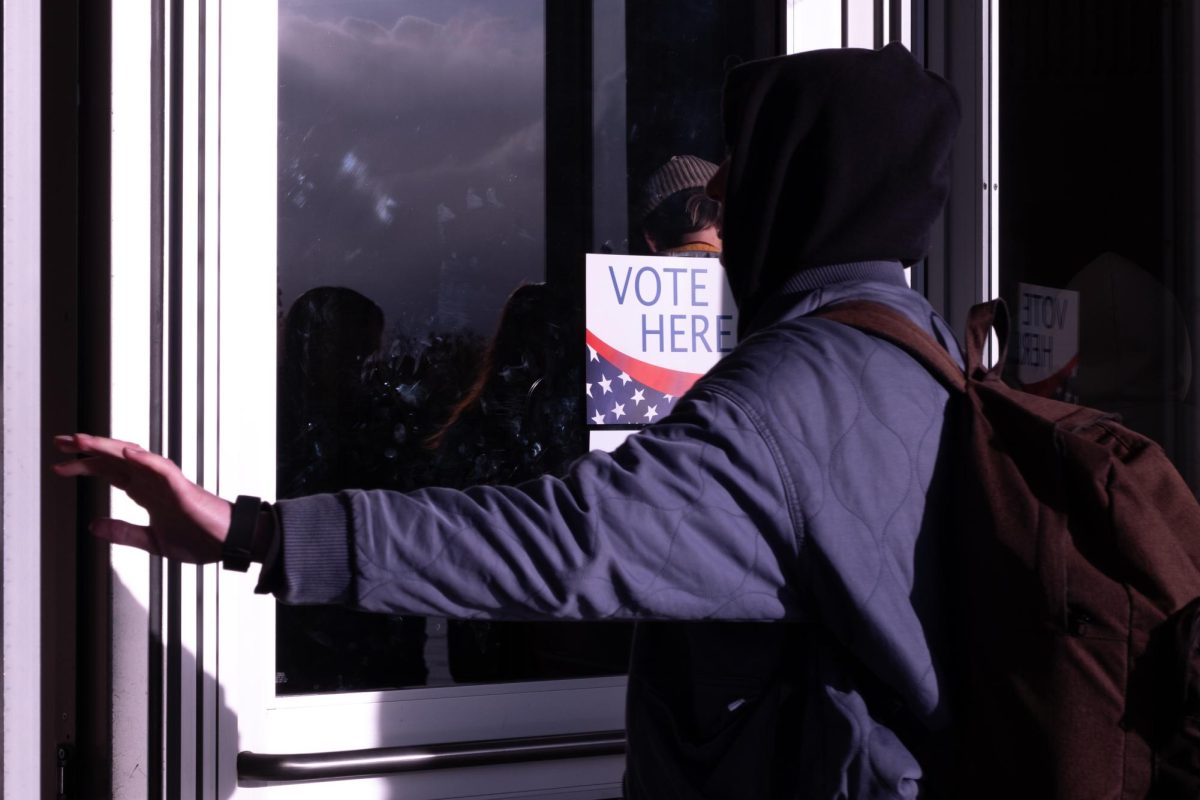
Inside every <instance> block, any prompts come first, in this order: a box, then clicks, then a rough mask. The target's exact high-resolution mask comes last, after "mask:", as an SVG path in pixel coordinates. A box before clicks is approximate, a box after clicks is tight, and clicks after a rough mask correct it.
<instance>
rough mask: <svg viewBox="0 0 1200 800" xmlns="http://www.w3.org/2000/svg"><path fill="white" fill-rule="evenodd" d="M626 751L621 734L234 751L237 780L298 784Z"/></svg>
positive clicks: (602, 733) (605, 733) (623, 735)
mask: <svg viewBox="0 0 1200 800" xmlns="http://www.w3.org/2000/svg"><path fill="white" fill-rule="evenodd" d="M624 752H625V732H624V731H601V732H598V733H582V734H566V735H559V736H533V737H527V738H521V739H488V740H482V741H475V742H451V743H446V744H430V745H415V746H409V747H376V748H372V749H368V750H342V751H334V752H328V753H290V754H276V753H253V752H250V751H243V752H241V753H238V758H237V774H238V779H239V780H252V781H272V782H280V783H297V782H302V781H319V780H329V779H331V778H369V777H378V776H381V775H391V774H393V773H397V772H418V771H424V770H433V769H451V768H457V767H478V766H483V765H490V764H516V763H520V762H523V761H546V760H550V759H559V758H593V757H596V756H612V755H620V754H622V753H624Z"/></svg>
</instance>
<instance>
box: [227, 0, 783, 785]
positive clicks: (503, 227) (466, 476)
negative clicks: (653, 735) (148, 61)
mask: <svg viewBox="0 0 1200 800" xmlns="http://www.w3.org/2000/svg"><path fill="white" fill-rule="evenodd" d="M245 5H249V6H258V5H259V4H245ZM781 8H782V6H781V4H779V3H776V2H758V3H755V4H752V6H750V7H747V5H746V4H745V3H742V2H732V0H704V1H703V2H695V3H689V4H671V6H670V7H666V6H664V5H661V4H648V3H637V4H633V3H629V4H627V3H625V2H623V1H622V0H597V1H596V2H593V3H586V2H578V3H558V2H553V3H551V2H546V0H449V1H447V0H439V2H421V1H420V0H387V1H386V2H378V0H372V2H366V1H365V0H363V1H362V2H356V1H355V0H279V3H278V6H277V8H273V9H270V10H265V9H263V8H261V7H256V8H243V7H241V6H236V7H234V6H229V5H226V6H225V7H224V8H223V9H222V20H221V26H222V34H223V39H222V52H221V140H222V145H221V197H222V204H221V212H220V214H221V242H220V252H221V283H220V317H219V329H220V334H219V336H220V375H221V387H222V388H221V395H220V398H219V400H218V407H219V419H220V426H219V430H220V433H219V450H220V455H219V468H218V469H219V475H220V479H219V482H220V486H221V487H222V488H223V489H224V491H225V493H226V494H229V493H246V492H248V491H258V492H261V493H262V494H263V496H273V497H280V498H282V497H289V496H297V495H301V494H309V493H315V492H329V491H337V490H338V489H342V488H387V489H395V490H401V491H403V490H407V489H413V488H418V487H423V486H450V487H463V486H468V485H472V484H476V483H508V482H517V481H520V480H522V479H524V478H528V477H533V476H535V475H538V474H542V473H544V472H558V471H562V470H563V469H564V468H565V466H566V465H567V464H568V463H569V462H570V461H571V460H572V459H573V458H575V457H577V456H578V455H580V454H582V453H583V452H584V449H585V448H586V446H587V436H586V433H587V430H586V420H585V418H584V414H583V410H582V409H583V405H582V403H583V394H584V387H583V378H582V375H581V374H580V373H581V367H582V360H581V358H580V356H581V354H582V353H583V351H584V348H583V320H582V307H583V303H582V294H581V293H582V286H583V282H582V270H583V264H584V255H585V253H587V252H588V251H589V250H593V251H597V252H622V253H624V252H639V250H638V248H639V247H641V244H640V242H641V241H642V240H641V238H640V231H639V228H638V219H637V218H636V217H635V215H634V211H633V206H634V203H635V200H636V194H637V192H638V187H639V186H640V185H641V182H642V181H644V180H645V178H646V177H647V176H648V175H649V174H650V173H651V172H652V171H653V170H654V169H655V168H657V167H658V166H659V165H660V164H661V162H663V161H665V160H666V159H667V158H669V157H670V156H671V155H676V154H680V155H682V154H686V155H695V156H699V157H701V158H704V159H707V160H711V161H719V160H720V159H721V158H722V156H723V144H722V142H721V138H720V118H719V111H720V88H721V82H722V80H723V76H724V72H725V70H726V69H727V68H728V67H729V66H731V65H732V64H734V63H737V62H738V61H741V60H747V59H750V58H756V57H762V56H766V55H771V54H773V53H777V52H779V51H780V49H781V48H780V39H781V35H782V28H781V24H780V19H781ZM640 252H645V251H644V249H643V250H641V251H640ZM272 389H273V391H272ZM251 584H252V578H250V579H245V578H243V577H242V576H237V575H230V574H228V573H226V574H224V575H222V576H221V587H220V592H221V594H220V597H221V600H220V603H221V609H220V626H221V630H220V636H221V669H220V676H219V677H220V683H221V685H222V687H223V690H224V691H223V693H222V699H223V701H224V703H225V705H226V706H227V707H228V710H229V711H230V712H232V713H231V715H230V717H231V720H230V724H231V726H232V725H236V741H237V744H236V746H230V744H228V742H227V737H226V736H225V734H223V735H222V745H221V748H222V751H223V756H222V759H221V768H222V769H224V770H236V771H237V773H238V774H239V775H240V780H239V782H238V786H237V787H236V788H234V787H231V791H234V792H236V793H237V795H238V796H241V795H242V794H243V793H245V795H246V796H256V797H257V796H275V795H276V794H278V795H279V796H280V797H288V798H294V797H306V796H312V797H326V796H328V792H329V791H330V785H329V784H328V783H327V782H323V783H312V782H309V781H306V780H303V777H304V774H303V772H302V771H301V772H300V773H296V774H295V775H293V777H296V776H297V775H298V777H299V778H300V780H296V781H294V782H293V781H292V780H290V779H285V777H286V776H283V777H281V773H279V772H278V771H272V770H271V769H265V768H263V764H264V763H267V762H266V761H265V760H264V758H262V757H264V756H272V755H300V756H304V755H311V754H320V753H339V754H346V758H348V759H351V760H353V759H354V758H356V757H355V756H354V755H352V754H353V753H354V752H356V751H362V750H363V749H370V748H389V751H388V752H389V753H390V754H391V755H393V756H402V755H403V753H405V752H407V753H409V754H410V755H412V754H414V753H416V752H417V750H419V751H420V752H421V753H425V754H426V755H428V753H429V752H431V751H432V750H438V749H439V748H440V749H441V750H442V751H444V750H446V749H447V748H449V749H451V750H453V749H454V747H455V746H456V743H462V742H473V743H478V746H475V747H474V749H475V750H478V751H481V752H485V757H483V758H479V759H476V760H475V761H470V760H469V759H468V761H470V763H472V764H476V765H475V766H469V767H466V768H457V769H434V770H418V771H405V772H403V773H394V774H389V775H385V776H375V777H361V778H357V779H354V780H349V781H347V782H346V783H345V784H340V785H339V788H338V791H339V792H340V793H342V794H346V793H349V796H353V797H364V798H366V797H370V798H375V797H380V798H383V797H388V798H391V797H401V796H403V797H405V798H423V797H428V798H434V797H461V796H487V797H529V796H538V797H543V796H544V797H573V798H575V797H577V798H585V797H596V798H601V797H616V796H619V794H620V778H621V757H620V750H621V734H620V731H621V728H622V721H623V695H624V678H623V672H624V669H625V664H626V663H627V661H628V656H629V640H630V629H629V627H628V626H626V625H623V624H611V623H595V624H566V623H507V622H457V621H452V620H442V619H428V618H421V617H411V616H383V615H369V614H363V613H358V612H354V611H350V610H345V609H340V608H325V607H323V608H296V607H283V606H277V605H276V604H274V603H273V602H271V601H269V600H266V599H263V598H256V597H253V596H252V595H251V593H250V591H251ZM234 720H236V722H234ZM226 730H227V731H229V732H232V731H231V730H230V727H227V728H226ZM546 736H567V737H572V736H573V737H577V740H578V742H583V744H584V745H585V746H583V747H582V749H579V750H572V751H570V752H569V753H567V755H571V756H573V757H571V758H566V759H562V758H560V759H556V760H536V759H534V760H530V759H529V758H528V757H527V756H526V757H517V758H510V759H506V757H505V756H504V753H506V752H507V753H509V754H511V753H513V752H515V751H516V750H519V749H520V748H521V747H524V746H526V745H527V744H528V741H527V740H528V739H530V737H546ZM606 737H607V738H606ZM573 741H574V740H573ZM589 743H590V744H589ZM592 745H594V746H592ZM589 747H590V749H589ZM403 748H410V749H409V750H404V751H403V752H402V749H403ZM411 748H416V749H417V750H413V749H411ZM422 748H423V749H422ZM431 748H432V749H431ZM238 752H241V753H242V756H241V759H240V764H239V763H238V761H237V760H236V758H235V755H234V754H236V753H238ZM486 754H490V755H486ZM560 755H561V753H560ZM268 760H269V759H268ZM332 760H337V759H336V758H335V759H332ZM343 760H344V759H343ZM330 761H331V759H330V758H325V759H324V761H323V762H322V763H324V764H328V763H329V762H330ZM271 763H276V762H271ZM390 763H392V764H395V763H396V761H395V760H393V761H392V762H390ZM359 774H362V773H359ZM343 785H344V787H345V788H344V789H343V788H342V787H343Z"/></svg>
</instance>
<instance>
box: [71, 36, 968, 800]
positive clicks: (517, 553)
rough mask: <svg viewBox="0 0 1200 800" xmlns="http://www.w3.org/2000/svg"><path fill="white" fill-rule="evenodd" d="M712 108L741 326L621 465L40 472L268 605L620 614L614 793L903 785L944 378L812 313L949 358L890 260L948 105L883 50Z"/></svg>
mask: <svg viewBox="0 0 1200 800" xmlns="http://www.w3.org/2000/svg"><path fill="white" fill-rule="evenodd" d="M723 113H724V121H725V135H726V140H727V145H728V150H729V158H728V160H727V162H726V163H725V165H723V167H722V169H721V170H720V172H718V174H717V175H716V176H715V178H714V180H713V183H712V186H711V191H712V193H713V194H714V195H715V196H718V197H720V198H722V199H723V200H724V203H725V212H724V213H725V217H724V226H723V240H724V256H723V260H724V263H725V265H726V268H727V271H728V274H729V280H730V282H731V284H732V286H733V290H734V293H735V297H736V298H737V299H738V301H739V306H740V328H741V330H740V332H739V333H740V343H739V344H738V346H737V347H736V348H735V350H734V351H733V352H732V353H730V354H729V355H728V356H727V357H726V358H725V359H724V360H722V361H721V362H720V363H719V364H717V365H716V366H715V367H714V368H713V369H712V370H711V371H710V372H709V373H708V374H707V375H706V376H704V377H703V378H702V379H701V380H700V381H698V382H697V383H696V384H695V386H694V387H693V388H692V389H691V390H690V391H689V392H688V393H687V394H686V395H685V396H684V397H682V398H680V399H679V400H678V401H677V404H676V406H675V408H674V409H673V410H672V412H671V414H670V415H669V416H667V417H666V418H665V419H663V420H661V421H660V422H658V423H657V424H655V425H653V426H650V427H649V428H647V429H645V430H643V431H642V432H640V433H638V434H637V435H635V436H632V437H630V438H629V440H628V441H627V442H626V443H625V444H624V445H622V446H621V447H620V448H618V449H617V450H616V451H614V452H613V453H611V454H609V453H604V452H593V453H591V454H589V455H587V456H584V457H583V458H581V459H579V460H578V461H576V462H575V463H574V464H573V465H572V467H571V468H570V470H569V471H568V472H567V473H566V475H565V476H563V477H561V478H556V477H549V476H545V477H541V478H537V479H534V480H531V481H527V482H525V483H522V484H520V485H518V486H515V487H504V486H490V487H476V488H471V489H467V490H465V491H455V490H446V489H426V490H420V491H415V492H409V493H396V492H389V491H345V492H339V493H336V494H328V495H316V496H311V497H304V498H296V499H291V500H281V501H279V502H278V503H276V504H274V505H273V506H271V507H269V508H263V509H262V510H260V511H259V512H258V513H257V515H253V514H252V515H251V516H250V517H249V519H250V522H246V519H247V517H246V516H245V512H235V513H234V514H233V522H232V523H231V505H230V504H229V503H228V502H227V501H224V500H221V499H219V498H217V497H215V496H214V495H211V494H209V493H207V492H205V491H204V490H202V489H200V488H198V487H196V486H194V485H192V484H190V483H188V482H187V481H186V480H184V479H183V478H182V477H181V476H180V475H179V473H178V471H177V470H176V469H175V467H174V466H172V465H171V464H170V462H168V461H166V460H165V459H162V458H161V457H159V456H156V455H153V454H149V453H146V452H145V451H143V450H141V449H140V448H138V447H136V446H134V445H129V444H128V443H123V442H115V441H112V440H107V439H100V438H96V437H90V436H86V435H73V436H65V437H60V439H59V440H58V441H59V447H60V449H62V450H63V451H65V452H69V453H79V454H82V455H84V456H85V457H84V458H81V459H78V460H74V461H68V462H65V463H64V464H60V465H59V466H58V467H57V470H58V472H59V473H60V474H63V475H98V476H100V477H103V478H106V479H108V480H110V481H111V482H113V483H114V484H115V485H116V486H117V487H119V488H123V489H125V490H126V491H127V492H128V493H129V494H130V496H131V497H132V498H133V499H134V500H135V501H137V502H139V503H141V504H142V505H144V506H145V507H146V508H147V509H148V510H149V512H150V525H149V527H139V526H133V525H130V524H128V523H124V522H121V521H115V520H107V521H101V522H98V523H97V524H96V525H94V531H95V532H96V533H97V534H98V535H100V536H102V537H105V538H108V539H110V540H111V541H114V542H119V543H124V544H133V545H136V546H140V547H143V548H145V549H148V550H150V551H152V552H157V553H161V554H163V555H166V556H168V557H175V558H183V559H185V560H189V561H216V560H220V559H221V558H222V556H223V555H224V557H225V558H226V564H227V566H229V565H230V563H229V562H230V560H244V558H245V557H246V555H250V556H252V557H253V558H256V559H258V560H262V561H264V567H263V570H262V573H261V578H260V584H259V591H261V592H270V593H273V594H274V595H275V596H276V597H277V598H279V599H280V600H282V601H284V602H288V603H340V604H346V605H350V606H353V607H357V608H362V609H368V610H376V611H386V612H390V613H395V612H400V613H412V614H428V615H435V616H447V617H459V618H494V619H632V620H637V621H639V623H641V624H639V626H638V631H637V634H636V640H635V645H634V655H633V658H632V661H631V664H630V672H629V691H628V706H627V725H628V755H627V774H626V791H627V796H628V797H631V798H655V800H659V799H661V798H673V797H678V798H701V797H702V798H716V797H738V798H757V797H764V798H768V797H769V798H776V797H778V798H783V797H804V798H867V797H871V798H892V797H897V798H899V797H916V796H917V795H918V794H920V793H921V792H922V791H923V788H922V784H923V777H924V773H923V771H922V765H921V764H920V763H919V762H918V759H917V758H916V757H915V756H914V752H913V751H914V750H919V749H921V747H920V743H919V742H918V741H916V739H914V738H912V737H909V736H908V735H907V733H906V731H909V730H911V729H913V728H914V727H919V728H923V729H925V730H928V731H934V732H936V731H943V730H946V728H947V726H948V725H949V724H950V716H949V709H948V708H947V702H946V697H945V695H946V684H947V678H946V663H945V662H946V653H945V652H944V642H943V640H942V634H941V630H942V628H943V624H942V621H941V616H942V614H941V612H942V609H941V608H940V604H939V599H938V594H937V591H936V585H937V582H936V576H937V571H938V564H937V556H936V553H937V549H938V548H937V542H938V539H939V537H940V536H941V535H942V533H943V532H944V528H945V527H946V523H945V521H944V517H943V508H944V506H945V504H944V503H943V502H941V499H940V494H941V493H942V492H943V491H945V487H946V480H947V477H948V476H947V474H946V472H947V465H948V464H949V458H948V453H949V446H950V443H949V442H948V441H946V440H947V439H948V437H947V436H946V435H945V434H946V432H947V430H948V427H947V426H946V425H945V417H946V410H947V403H948V399H949V398H948V393H947V391H946V390H945V389H944V388H943V387H942V386H941V385H940V384H939V383H938V381H937V380H936V379H935V378H934V377H933V376H932V375H930V374H929V373H927V372H926V371H925V369H924V368H922V367H921V366H919V365H918V364H917V363H916V362H915V361H914V360H913V359H911V358H910V357H909V356H907V355H906V354H904V353H903V352H901V351H900V350H899V349H898V348H896V347H894V346H893V345H891V344H888V343H887V342H884V341H882V340H880V339H878V338H875V337H872V336H869V335H867V334H864V333H862V332H859V331H857V330H855V329H852V328H850V327H848V326H843V325H841V324H839V323H836V322H833V321H831V320H825V319H819V318H812V317H811V316H809V315H810V314H812V312H815V311H818V310H819V309H822V308H825V307H828V306H830V305H833V304H836V303H839V302H841V301H845V300H857V299H867V300H873V301H876V302H879V303H884V304H886V305H888V306H890V307H891V308H893V309H895V310H897V311H899V312H901V313H902V314H904V315H906V316H907V317H908V318H910V319H911V320H912V321H914V322H915V323H917V324H918V325H919V326H921V327H922V328H924V329H925V330H926V331H928V332H930V333H931V334H933V335H934V336H935V337H937V338H938V339H939V340H941V341H942V342H943V343H944V344H945V346H946V347H947V349H948V350H949V351H950V352H951V353H952V355H954V357H955V358H958V359H959V360H960V361H961V356H960V354H959V352H958V348H957V345H955V344H954V343H953V337H952V335H951V333H950V331H949V330H948V328H947V326H946V324H945V322H944V321H942V320H941V318H940V317H939V316H938V315H937V314H936V313H935V312H934V310H933V308H932V307H931V306H930V305H929V303H928V302H926V300H925V299H924V298H923V297H921V296H920V295H919V294H917V293H916V292H913V291H912V290H910V289H909V288H908V286H907V285H906V283H905V280H904V274H903V267H904V265H906V264H911V263H914V262H916V261H918V260H919V259H921V258H922V257H923V256H924V254H925V252H926V249H927V246H928V242H929V235H930V228H931V226H932V224H933V223H934V221H935V218H936V217H937V216H938V214H939V213H940V211H941V209H942V206H943V205H944V203H945V200H946V198H947V194H948V183H949V180H948V168H949V163H948V162H949V159H950V151H951V146H952V142H953V138H954V135H955V132H956V129H957V125H958V121H959V117H960V110H959V106H958V102H957V99H956V97H955V94H954V92H953V90H952V89H951V87H950V86H949V85H948V84H947V83H946V82H945V81H944V80H943V79H942V78H940V77H938V76H937V75H934V74H932V73H930V72H927V71H926V70H924V69H923V68H922V67H921V66H920V65H919V64H918V63H917V62H916V61H915V60H914V59H913V58H912V57H911V56H910V55H909V53H908V52H907V51H906V50H904V49H903V48H902V47H901V46H899V45H889V46H888V47H886V48H884V49H882V50H880V51H867V50H836V51H817V52H809V53H802V54H798V55H792V56H786V57H781V58H773V59H767V60H763V61H757V62H750V63H747V64H743V65H741V66H738V67H736V68H735V69H733V70H732V71H731V72H730V74H729V76H728V79H727V83H726V88H725V94H724V106H723ZM250 502H251V501H239V503H244V505H239V508H243V507H244V508H254V507H256V506H251V505H250ZM239 513H240V515H241V516H239ZM255 523H256V524H255ZM227 535H228V540H229V542H226V538H227ZM244 540H249V541H248V542H247V541H244ZM231 543H232V544H231ZM231 548H232V550H233V551H234V552H233V553H232V555H231ZM247 551H248V552H247ZM236 566H241V565H240V564H238V565H236ZM655 620H692V621H695V622H696V624H695V625H684V626H662V625H659V624H656V623H655V622H654V621H655ZM746 623H754V624H746Z"/></svg>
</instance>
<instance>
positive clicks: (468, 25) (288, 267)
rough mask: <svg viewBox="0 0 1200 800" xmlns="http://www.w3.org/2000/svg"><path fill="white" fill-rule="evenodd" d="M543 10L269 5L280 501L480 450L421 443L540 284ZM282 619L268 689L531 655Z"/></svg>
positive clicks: (407, 477) (359, 681)
mask: <svg viewBox="0 0 1200 800" xmlns="http://www.w3.org/2000/svg"><path fill="white" fill-rule="evenodd" d="M543 6H544V3H543V2H541V1H540V0H485V1H475V2H472V1H470V0H438V1H437V2H411V1H406V0H388V1H387V2H378V0H370V1H368V0H360V1H359V2H354V1H353V0H340V1H338V2H333V1H332V0H324V1H323V2H316V1H314V0H281V2H280V8H279V52H280V56H279V59H280V61H279V75H280V88H279V303H280V306H279V311H280V347H281V350H280V355H281V360H280V375H279V398H280V402H279V422H278V425H279V434H280V435H279V442H280V449H279V470H278V494H279V496H280V497H289V496H296V495H300V494H309V493H314V492H322V491H333V490H337V489H341V488H347V487H361V488H371V487H383V488H393V489H401V490H403V489H412V488H417V487H419V486H424V485H428V484H431V483H450V484H453V483H455V482H457V481H459V480H461V479H462V478H464V477H465V476H466V473H468V472H470V471H471V470H470V467H471V466H474V464H473V462H474V461H475V460H477V459H480V458H485V457H486V456H485V454H483V453H479V452H467V451H468V450H469V449H471V447H470V446H471V445H473V444H474V442H466V443H463V441H462V440H464V439H466V438H467V437H465V436H464V435H462V434H460V433H459V432H458V431H455V434H456V436H455V441H456V442H458V443H460V444H461V445H462V446H461V449H460V450H451V449H448V448H439V447H436V446H434V444H433V443H432V442H431V437H433V436H434V435H435V434H436V433H438V431H439V429H440V427H441V426H442V425H444V424H445V422H446V416H447V415H446V411H447V409H450V408H452V407H454V405H455V404H456V403H458V402H459V401H460V400H461V399H462V398H463V397H464V395H465V393H466V391H467V389H468V388H469V387H471V386H472V384H473V383H474V381H475V377H476V372H477V370H479V369H480V364H481V357H482V354H483V352H484V349H485V346H486V344H487V341H488V339H489V338H490V337H491V335H492V332H493V331H494V330H495V328H496V324H497V320H498V318H499V314H500V311H501V308H502V307H503V304H504V301H505V298H506V297H507V296H508V294H509V293H510V292H511V291H512V290H513V289H514V288H515V287H516V286H518V285H520V284H521V283H524V282H530V281H541V280H544V277H545V231H544V219H545V213H544V204H545V190H544V187H545V147H544V117H545V91H544V80H545V76H544V73H545V58H544V50H545V43H544V39H545V24H544V8H543ZM529 344H532V343H529ZM467 424H468V423H467V422H466V421H465V420H464V421H463V422H462V423H461V425H460V428H461V427H462V425H467ZM477 427H478V426H477ZM475 471H476V472H479V471H486V470H475ZM493 472H494V473H499V472H502V470H499V469H497V470H493ZM491 477H493V478H499V477H502V476H500V475H498V474H493V475H491ZM277 620H278V632H277V685H278V689H279V691H280V692H281V693H294V692H311V691H337V690H351V689H367V688H380V687H389V686H406V685H419V684H425V683H427V682H431V681H432V682H449V681H450V680H452V676H451V674H450V673H451V672H455V673H465V679H485V678H488V679H490V678H494V677H510V676H512V675H513V674H514V673H515V672H519V671H520V670H519V669H518V668H517V667H515V666H513V665H511V664H506V663H497V664H493V665H492V666H491V667H489V668H488V669H480V668H472V667H471V666H470V662H473V661H479V660H480V658H483V659H484V660H488V659H490V660H491V661H493V662H497V661H503V660H504V659H505V658H508V657H509V656H510V653H509V651H518V650H519V651H520V652H521V653H524V652H528V651H529V650H530V648H529V647H527V646H518V645H517V643H514V642H513V641H511V640H509V639H505V638H504V637H503V636H499V637H498V636H497V635H496V633H495V631H494V630H492V628H493V627H494V626H490V627H489V626H487V625H485V624H483V623H471V624H463V625H459V624H457V623H455V624H452V625H447V623H446V622H445V621H440V620H437V621H426V620H424V619H421V618H417V617H411V618H410V617H405V618H398V617H396V618H393V617H387V616H383V615H371V614H362V613H357V612H352V611H348V610H344V609H340V608H287V607H282V606H281V607H279V609H278V615H277ZM460 640H461V641H460ZM456 644H461V645H462V646H461V647H455V645H456ZM521 644H522V645H523V644H526V643H521ZM501 646H503V647H501ZM448 649H451V650H459V651H463V652H464V653H465V656H464V658H465V661H464V664H465V666H464V664H454V663H452V661H453V658H452V656H451V655H450V654H448V653H447V650H448ZM499 649H503V650H504V652H503V653H495V652H492V651H495V650H499ZM483 651H487V652H486V653H484V654H483V655H482V656H481V655H480V653H482V652H483ZM513 655H517V654H513ZM459 661H463V659H459ZM527 671H529V670H527ZM454 677H459V675H455V676H454ZM518 677H520V676H518Z"/></svg>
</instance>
